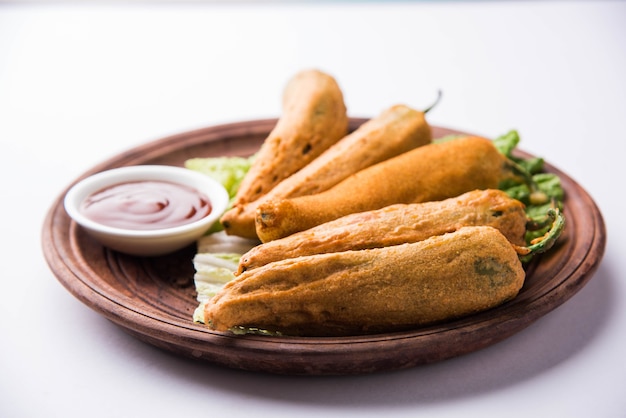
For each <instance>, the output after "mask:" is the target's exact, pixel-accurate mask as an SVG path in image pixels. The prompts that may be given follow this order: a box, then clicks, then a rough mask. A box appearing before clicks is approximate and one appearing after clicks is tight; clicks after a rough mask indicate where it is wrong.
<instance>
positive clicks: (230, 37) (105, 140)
mask: <svg viewBox="0 0 626 418" xmlns="http://www.w3.org/2000/svg"><path fill="white" fill-rule="evenodd" d="M625 23H626V3H625V2H606V1H586V2H585V1H578V2H572V1H554V2H550V1H548V2H539V1H536V2H534V1H526V2H523V1H522V2H508V1H503V2H493V1H492V2H472V1H468V2H460V1H443V2H434V1H433V2H428V1H416V2H410V1H405V2H387V3H383V2H375V1H370V2H357V1H354V2H336V3H333V2H318V3H312V2H311V3H307V2H293V3H290V2H259V1H257V2H209V3H203V2H200V1H197V2H190V3H173V2H172V3H167V2H163V3H150V2H139V3H134V4H130V3H123V2H113V3H71V2H70V3H59V4H50V3H4V4H2V3H0V144H1V145H0V191H1V194H0V196H1V206H0V207H1V209H0V211H1V212H0V228H1V229H0V254H2V261H1V262H0V280H1V281H2V282H1V283H2V288H1V289H2V291H1V292H0V341H1V344H0V417H6V418H11V417H90V418H96V417H112V416H120V417H122V416H134V417H143V416H149V417H154V418H157V417H172V416H176V417H190V416H196V417H198V416H211V417H217V416H226V417H238V416H272V417H294V416H298V417H308V416H322V415H323V416H325V417H334V416H342V417H349V416H358V417H370V416H376V417H379V416H382V415H381V414H382V413H384V416H385V417H390V418H391V417H405V416H406V417H414V418H416V417H458V416H468V417H474V416H481V417H501V416H508V417H590V416H593V417H594V418H604V417H625V416H626V396H624V395H625V394H626V361H625V360H624V353H626V283H625V280H626V278H625V276H626V261H625V258H624V256H623V254H622V250H623V248H625V247H626V226H625V225H626V224H625V222H624V216H625V215H624V214H625V213H626V206H625V205H624V203H623V194H624V191H623V190H624V179H625V176H624V169H625V167H624V166H625V164H624V163H623V160H624V156H623V153H622V151H623V148H624V147H623V143H624V141H625V128H624V126H625V125H624V119H625V117H626V81H625V79H626V25H625ZM308 67H316V68H320V69H322V70H325V71H327V72H329V73H331V74H332V75H334V76H335V78H336V79H337V80H338V82H339V84H340V85H341V87H342V89H343V91H344V95H345V98H346V102H347V105H348V109H349V113H350V114H351V115H352V116H373V115H375V114H378V113H379V112H380V111H381V110H383V109H384V108H386V107H388V106H390V105H392V104H396V103H406V104H409V105H411V106H414V107H417V108H421V107H426V106H427V105H428V104H430V103H431V102H432V101H433V99H434V98H435V96H436V92H437V90H438V89H442V90H443V93H444V96H443V100H442V102H441V103H440V104H439V106H438V107H437V108H436V109H435V110H434V111H433V112H432V113H431V114H429V121H430V122H431V123H432V124H435V125H443V126H448V127H453V128H459V129H462V130H465V131H469V132H474V133H478V134H482V135H486V136H490V137H493V136H496V135H499V134H501V133H504V132H506V131H508V130H509V129H517V130H518V131H519V132H520V134H521V137H522V143H521V145H520V147H521V148H522V149H524V150H526V151H529V152H531V153H534V154H537V155H541V156H543V157H545V158H546V160H548V161H549V162H550V163H552V164H554V165H555V166H557V167H558V168H560V169H562V170H563V171H565V172H566V173H567V174H568V175H570V176H571V177H573V178H574V179H576V180H577V181H578V182H579V183H580V184H581V185H582V186H583V187H584V188H585V189H587V190H588V191H589V193H590V194H591V195H592V197H593V198H594V199H595V200H596V202H597V203H598V205H599V206H600V209H601V210H602V212H603V214H604V217H605V221H606V224H607V231H608V244H607V249H606V253H605V257H604V260H603V263H602V264H601V266H600V268H599V269H598V271H597V273H596V274H595V276H594V277H593V279H592V280H591V281H590V282H589V284H588V285H587V286H586V287H585V288H584V289H582V290H581V291H580V292H579V293H578V294H576V295H575V296H574V297H573V298H572V299H570V300H569V301H568V302H567V303H565V304H564V305H562V306H561V307H559V308H558V309H556V310H555V311H553V312H551V313H550V314H548V315H546V316H545V317H543V318H542V319H541V320H539V321H538V322H537V323H535V324H533V325H532V326H531V327H530V328H528V329H526V330H524V331H523V332H521V333H519V334H517V335H515V336H513V337H511V338H510V339H507V340H505V341H504V342H502V343H499V344H496V345H494V346H492V347H490V348H488V349H485V350H482V351H479V352H476V353H472V354H470V355H466V356H463V357H460V358H456V359H453V360H449V361H446V362H442V363H439V364H434V365H430V366H425V367H419V368H415V369H410V370H405V371H399V372H391V373H381V374H377V375H367V376H356V377H336V378H335V377H334V378H296V377H280V376H270V375H264V374H253V373H246V372H240V371H235V370H228V369H223V368H218V367H214V366H211V365H207V364H203V363H197V362H193V361H191V360H187V359H183V358H179V357H176V356H173V355H170V354H168V353H164V352H162V351H159V350H157V349H155V348H153V347H151V346H149V345H146V344H144V343H141V342H139V341H137V340H135V339H134V338H132V337H130V336H128V335H127V334H126V333H125V332H123V331H122V330H120V329H119V328H118V327H117V326H115V325H113V324H111V323H110V322H108V321H107V320H105V319H104V318H102V317H101V316H99V315H98V314H96V313H95V312H93V311H92V310H90V309H89V308H87V307H86V306H84V305H83V304H81V303H80V302H79V301H78V300H76V299H75V298H74V297H72V296H71V295H70V294H69V293H68V292H67V291H66V290H65V289H64V288H63V287H62V286H61V285H60V284H59V283H58V282H57V281H56V279H55V277H54V276H53V274H52V273H51V272H50V270H49V269H48V267H47V265H46V263H45V260H44V258H43V255H42V253H41V243H40V233H41V226H42V222H43V219H44V216H45V214H46V212H47V210H48V208H49V207H50V205H52V203H53V201H54V199H55V198H56V197H57V196H58V195H59V193H60V192H61V191H62V190H63V189H64V188H65V187H66V186H67V185H68V184H69V183H70V182H72V181H73V180H74V179H75V178H76V177H78V176H79V175H80V174H82V173H83V172H84V171H86V170H87V169H89V168H91V167H92V166H93V165H95V164H97V163H99V162H101V161H103V160H104V159H106V158H109V157H113V156H115V155H116V154H117V153H119V152H121V151H124V150H126V149H128V148H130V147H134V146H137V145H141V144H143V143H145V142H148V141H151V140H154V139H158V138H161V137H164V136H168V135H170V134H174V133H179V132H183V131H187V130H191V129H195V128H200V127H205V126H209V125H213V124H218V123H223V122H230V121H237V120H245V119H256V118H265V117H276V116H278V115H279V114H280V95H281V94H282V89H283V87H284V84H285V82H286V81H287V80H288V78H289V77H291V76H292V75H293V74H294V73H295V72H297V71H298V70H300V69H303V68H308Z"/></svg>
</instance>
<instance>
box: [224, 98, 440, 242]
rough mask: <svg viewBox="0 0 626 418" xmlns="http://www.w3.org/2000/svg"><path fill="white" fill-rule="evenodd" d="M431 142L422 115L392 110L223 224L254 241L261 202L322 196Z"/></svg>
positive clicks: (403, 108)
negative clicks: (374, 167)
mask: <svg viewBox="0 0 626 418" xmlns="http://www.w3.org/2000/svg"><path fill="white" fill-rule="evenodd" d="M431 139H432V135H431V129H430V126H429V125H428V123H426V119H425V118H424V113H422V112H419V111H417V110H414V109H411V108H409V107H407V106H404V105H395V106H392V107H391V108H389V109H386V110H385V111H383V112H382V113H381V114H380V115H379V116H378V117H376V118H373V119H370V120H369V121H367V122H365V123H364V124H363V125H361V126H360V127H359V128H358V129H356V130H355V131H354V132H352V133H350V134H349V135H346V136H345V137H344V138H342V139H341V140H339V141H338V142H337V143H335V144H334V145H332V146H331V147H330V148H328V149H327V150H326V151H324V152H323V153H322V154H321V155H320V156H319V157H317V158H315V159H314V160H313V161H311V162H310V163H309V164H307V165H306V166H304V168H302V169H301V170H299V171H297V172H295V173H294V174H292V175H291V176H289V177H287V178H285V179H284V180H282V181H281V182H280V183H278V184H277V185H276V186H275V187H274V188H272V189H271V190H269V191H268V192H267V193H265V194H264V195H263V196H260V197H259V198H258V199H256V200H254V201H251V202H247V203H241V204H240V205H239V206H238V207H237V209H236V210H235V211H233V212H232V213H230V214H228V216H225V217H224V221H225V222H228V223H229V225H230V230H231V233H234V232H237V233H238V234H241V235H243V236H246V237H248V238H253V237H256V227H255V216H256V209H257V207H258V206H259V205H260V204H261V203H263V202H264V201H267V200H269V199H278V198H290V197H297V196H305V195H310V194H315V193H319V192H322V191H324V190H327V189H329V188H331V187H332V186H334V185H335V184H337V183H339V182H340V181H342V180H343V179H345V178H346V177H348V176H350V175H351V174H354V173H356V172H357V171H360V170H362V169H364V168H366V167H369V166H371V165H373V164H376V163H379V162H381V161H384V160H386V159H389V158H391V157H395V156H397V155H399V154H401V153H403V152H406V151H409V150H411V149H413V148H417V147H419V146H422V145H426V144H428V143H430V142H431ZM235 215H236V216H235Z"/></svg>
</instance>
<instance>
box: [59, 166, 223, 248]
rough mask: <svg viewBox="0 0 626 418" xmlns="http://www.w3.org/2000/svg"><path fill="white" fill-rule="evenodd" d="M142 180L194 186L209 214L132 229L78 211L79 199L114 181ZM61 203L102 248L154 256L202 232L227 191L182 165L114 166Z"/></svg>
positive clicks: (79, 185) (72, 191) (77, 187)
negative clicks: (164, 225)
mask: <svg viewBox="0 0 626 418" xmlns="http://www.w3.org/2000/svg"><path fill="white" fill-rule="evenodd" d="M142 180H156V181H168V182H172V183H177V184H181V185H186V186H188V187H192V188H195V189H196V190H198V191H199V192H201V193H204V194H205V195H206V196H207V197H208V198H209V200H210V202H211V207H212V210H211V213H209V214H208V215H207V216H205V217H204V218H202V219H200V220H197V221H194V222H191V223H188V224H184V225H180V226H174V227H169V228H163V229H151V230H134V229H122V228H118V227H111V226H107V225H103V224H100V223H98V222H96V221H94V220H92V219H90V218H87V217H86V216H85V215H84V214H83V213H82V212H81V211H80V205H81V204H82V202H83V201H84V200H85V199H86V198H87V197H88V196H90V195H91V194H93V193H94V192H97V191H99V190H102V189H104V188H106V187H110V186H113V185H116V184H120V183H125V182H132V181H142ZM63 203H64V206H65V210H66V211H67V213H68V215H69V216H70V217H71V218H72V219H73V220H74V221H75V222H76V223H78V224H79V225H80V226H81V227H82V228H84V229H85V231H87V233H89V234H90V235H91V236H92V237H94V238H95V239H97V240H98V241H99V242H100V243H102V244H103V245H105V246H106V247H109V248H111V249H113V250H116V251H120V252H123V253H126V254H132V255H138V256H157V255H163V254H167V253H171V252H174V251H176V250H179V249H181V248H184V247H186V246H187V245H190V244H191V243H192V242H194V241H195V240H197V239H198V238H200V237H201V236H202V235H203V234H204V233H206V231H208V229H209V228H210V227H211V226H212V225H213V224H214V223H215V222H216V221H217V220H218V219H219V218H220V216H221V215H222V214H223V212H224V211H225V210H226V207H227V206H228V192H227V191H226V189H225V188H224V187H223V186H222V185H221V184H220V183H218V182H217V181H215V180H213V179H212V178H210V177H209V176H207V175H204V174H202V173H198V172H195V171H192V170H189V169H186V168H181V167H172V166H165V165H139V166H131V167H121V168H115V169H111V170H108V171H103V172H100V173H97V174H94V175H92V176H90V177H87V178H85V179H83V180H81V181H79V182H78V183H76V184H75V185H74V186H72V187H71V188H70V190H69V191H68V192H67V194H66V195H65V199H64V202H63Z"/></svg>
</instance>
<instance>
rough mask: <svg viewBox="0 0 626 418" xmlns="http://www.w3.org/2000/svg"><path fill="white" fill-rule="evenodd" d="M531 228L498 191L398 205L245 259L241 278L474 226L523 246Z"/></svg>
mask: <svg viewBox="0 0 626 418" xmlns="http://www.w3.org/2000/svg"><path fill="white" fill-rule="evenodd" d="M526 222H527V218H526V213H525V211H524V205H523V204H522V203H521V202H520V201H519V200H515V199H512V198H510V197H509V196H508V195H507V194H506V193H504V192H503V191H500V190H496V189H487V190H473V191H471V192H467V193H464V194H462V195H460V196H458V197H453V198H449V199H446V200H442V201H436V202H424V203H414V204H396V205H391V206H387V207H384V208H382V209H377V210H372V211H367V212H360V213H355V214H350V215H346V216H344V217H342V218H339V219H336V220H334V221H330V222H326V223H324V224H321V225H318V226H316V227H313V228H311V229H308V230H306V231H301V232H297V233H295V234H293V235H289V236H287V237H285V238H282V239H278V240H274V241H269V242H267V243H265V244H261V245H258V246H256V247H254V248H253V249H252V250H250V251H248V252H247V253H246V254H244V255H243V256H242V257H241V261H240V263H239V268H238V271H237V274H241V273H243V272H244V271H246V270H251V269H253V268H257V267H260V266H262V265H264V264H267V263H270V262H273V261H278V260H281V259H284V258H294V257H299V256H303V255H311V254H322V253H332V252H340V251H348V250H362V249H368V248H379V247H388V246H391V245H398V244H404V243H408V242H417V241H422V240H424V239H426V238H429V237H431V236H434V235H441V234H444V233H446V232H453V231H456V230H458V229H460V228H462V227H464V226H472V225H476V226H477V225H487V226H492V227H494V228H496V229H498V230H499V231H500V232H502V233H503V234H504V236H505V237H506V238H507V239H508V240H509V241H510V242H511V243H513V244H515V245H520V246H521V245H524V244H525V242H524V235H525V233H526Z"/></svg>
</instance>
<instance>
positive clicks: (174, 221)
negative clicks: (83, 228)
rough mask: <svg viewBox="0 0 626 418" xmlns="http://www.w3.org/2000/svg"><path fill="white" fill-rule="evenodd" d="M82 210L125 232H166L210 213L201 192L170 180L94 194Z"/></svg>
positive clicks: (137, 183) (122, 185)
mask: <svg viewBox="0 0 626 418" xmlns="http://www.w3.org/2000/svg"><path fill="white" fill-rule="evenodd" d="M80 210H81V211H82V212H83V214H84V215H85V216H87V217H88V218H90V219H91V220H93V221H95V222H98V223H100V224H103V225H107V226H112V227H116V228H124V229H141V230H147V229H163V228H172V227H175V226H180V225H185V224H188V223H191V222H195V221H197V220H199V219H202V218H204V217H205V216H207V215H208V214H209V213H211V202H210V201H209V198H208V197H207V196H205V195H204V194H202V193H200V192H199V191H198V190H196V189H194V188H192V187H188V186H184V185H181V184H176V183H171V182H167V181H153V180H146V181H133V182H127V183H120V184H116V185H114V186H111V187H107V188H105V189H103V190H100V191H98V192H96V193H93V194H92V195H90V196H89V197H87V199H85V201H84V202H83V203H82V205H81V208H80Z"/></svg>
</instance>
